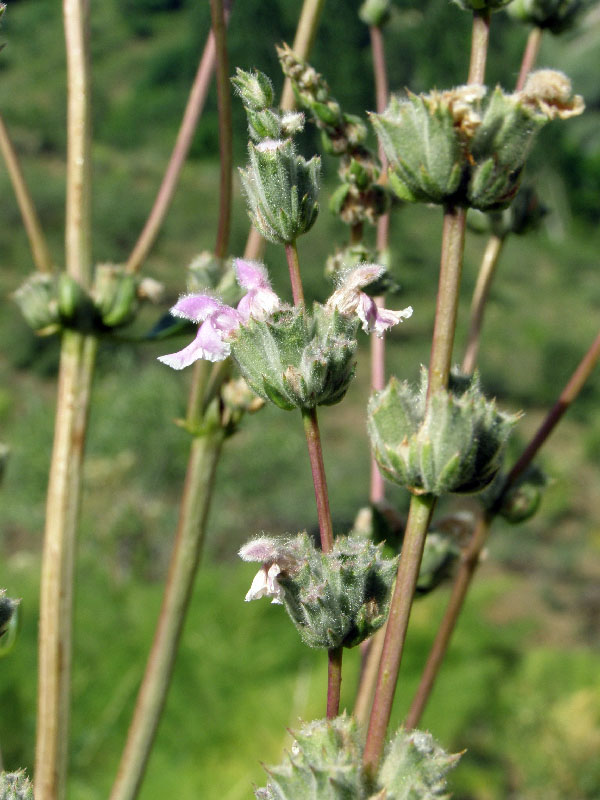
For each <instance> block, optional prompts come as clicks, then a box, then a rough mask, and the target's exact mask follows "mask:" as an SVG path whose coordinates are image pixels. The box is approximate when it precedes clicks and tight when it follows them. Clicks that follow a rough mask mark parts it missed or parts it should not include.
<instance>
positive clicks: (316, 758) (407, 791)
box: [255, 715, 460, 800]
mask: <svg viewBox="0 0 600 800" xmlns="http://www.w3.org/2000/svg"><path fill="white" fill-rule="evenodd" d="M363 740H364V737H363V735H362V732H361V731H360V729H359V727H358V724H357V722H356V720H354V719H353V718H352V717H348V716H346V715H343V716H341V717H336V718H335V719H332V720H315V721H314V722H311V723H309V724H307V725H303V726H302V727H301V729H300V730H299V731H298V732H294V742H293V744H292V747H291V751H290V753H289V754H287V757H286V758H285V759H284V761H283V763H282V764H280V765H278V766H276V767H268V768H266V771H267V774H268V776H269V779H268V783H267V786H266V787H264V788H261V789H257V790H255V796H256V798H257V800H300V799H301V800H443V798H448V797H449V795H447V794H446V775H447V773H448V772H449V771H450V770H451V769H452V768H453V767H454V766H455V765H456V763H457V761H458V759H459V758H460V754H455V755H449V754H448V753H446V752H445V751H444V750H443V749H442V748H441V747H440V746H439V745H438V744H437V743H436V742H435V741H434V739H433V737H432V736H431V734H429V733H422V732H421V731H417V730H414V731H410V732H407V731H405V730H404V729H403V728H400V729H399V730H398V732H397V733H396V734H395V735H394V736H393V737H392V740H391V741H390V743H389V744H388V747H387V750H386V753H385V755H384V758H383V762H382V764H381V767H380V770H379V773H378V775H377V777H376V779H375V781H374V785H369V784H368V782H367V779H366V778H365V776H364V773H363V771H362V764H361V760H362V751H363Z"/></svg>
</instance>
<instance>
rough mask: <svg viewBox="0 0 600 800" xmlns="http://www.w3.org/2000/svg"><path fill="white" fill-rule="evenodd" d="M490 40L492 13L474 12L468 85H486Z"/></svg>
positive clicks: (486, 11)
mask: <svg viewBox="0 0 600 800" xmlns="http://www.w3.org/2000/svg"><path fill="white" fill-rule="evenodd" d="M489 38H490V12H489V11H488V10H484V11H474V12H473V34H472V37H471V62H470V64H469V77H468V78H467V83H473V84H479V85H483V84H484V83H485V64H486V61H487V51H488V42H489Z"/></svg>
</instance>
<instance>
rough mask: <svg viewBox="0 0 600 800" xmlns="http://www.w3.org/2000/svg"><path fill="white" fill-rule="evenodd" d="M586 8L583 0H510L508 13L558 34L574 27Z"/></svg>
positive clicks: (529, 23)
mask: <svg viewBox="0 0 600 800" xmlns="http://www.w3.org/2000/svg"><path fill="white" fill-rule="evenodd" d="M586 8H587V4H586V3H585V2H584V1H583V0H512V2H511V4H510V6H509V8H508V13H509V14H510V16H511V17H514V19H518V20H520V21H521V22H525V23H527V24H528V25H535V26H536V27H537V28H543V29H544V30H548V31H550V33H554V34H559V33H563V32H564V31H567V30H569V29H570V28H572V27H574V25H575V24H576V23H577V22H578V20H579V17H580V16H581V13H582V12H583V11H584V10H585V9H586Z"/></svg>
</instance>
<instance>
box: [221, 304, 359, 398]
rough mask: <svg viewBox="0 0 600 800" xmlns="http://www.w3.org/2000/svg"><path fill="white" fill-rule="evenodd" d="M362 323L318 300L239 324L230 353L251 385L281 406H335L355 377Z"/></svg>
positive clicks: (263, 395) (253, 388)
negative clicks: (321, 303)
mask: <svg viewBox="0 0 600 800" xmlns="http://www.w3.org/2000/svg"><path fill="white" fill-rule="evenodd" d="M358 325H359V320H358V318H356V317H348V316H345V315H343V314H340V313H338V312H337V311H335V310H332V309H328V308H326V307H324V306H321V305H318V304H315V305H314V307H313V310H312V312H309V311H308V310H307V309H305V308H303V307H301V308H297V309H291V310H289V311H281V312H277V313H275V314H273V315H272V316H271V318H270V319H269V320H268V321H259V320H255V319H251V320H250V321H249V322H248V323H247V324H246V325H242V326H240V327H239V328H237V330H236V331H235V332H234V333H233V334H232V337H231V354H232V356H233V358H234V359H235V361H236V363H237V364H238V366H239V368H240V371H241V373H242V375H243V376H244V378H245V379H246V380H247V382H248V385H249V386H250V388H251V389H252V390H253V391H254V392H256V394H257V395H259V397H262V398H263V399H265V400H270V401H271V402H272V403H274V404H275V405H276V406H279V408H283V409H285V410H292V409H293V408H304V409H308V408H315V407H316V406H318V405H333V404H334V403H338V402H339V401H340V400H341V399H342V398H343V396H344V395H345V394H346V391H347V390H348V386H349V385H350V381H351V380H352V378H353V376H354V369H355V358H354V355H355V352H356V347H357V343H356V334H357V330H358Z"/></svg>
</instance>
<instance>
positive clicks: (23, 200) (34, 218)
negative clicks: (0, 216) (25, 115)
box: [0, 115, 54, 273]
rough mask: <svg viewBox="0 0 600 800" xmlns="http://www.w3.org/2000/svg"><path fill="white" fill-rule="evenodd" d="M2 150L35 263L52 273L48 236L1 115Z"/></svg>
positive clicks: (0, 137) (0, 139) (0, 147)
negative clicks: (41, 223) (45, 233)
mask: <svg viewBox="0 0 600 800" xmlns="http://www.w3.org/2000/svg"><path fill="white" fill-rule="evenodd" d="M0 150H1V151H2V157H3V158H4V161H5V163H6V169H7V171H8V175H9V177H10V182H11V183H12V186H13V189H14V192H15V195H16V198H17V203H18V204H19V210H20V212H21V217H22V218H23V224H24V225H25V230H26V232H27V238H28V239H29V246H30V248H31V255H32V257H33V263H34V264H35V266H36V269H38V270H39V271H40V272H47V273H50V272H52V270H53V269H54V264H53V263H52V257H51V255H50V251H49V250H48V244H47V242H46V237H45V236H44V231H43V230H42V226H41V225H40V220H39V218H38V215H37V211H36V210H35V205H34V203H33V199H32V197H31V194H30V193H29V189H28V187H27V184H26V182H25V178H24V176H23V172H22V170H21V165H20V164H19V159H18V156H17V153H16V151H15V148H14V147H13V144H12V142H11V140H10V136H9V135H8V130H7V128H6V125H5V124H4V120H3V119H2V116H1V115H0Z"/></svg>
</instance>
